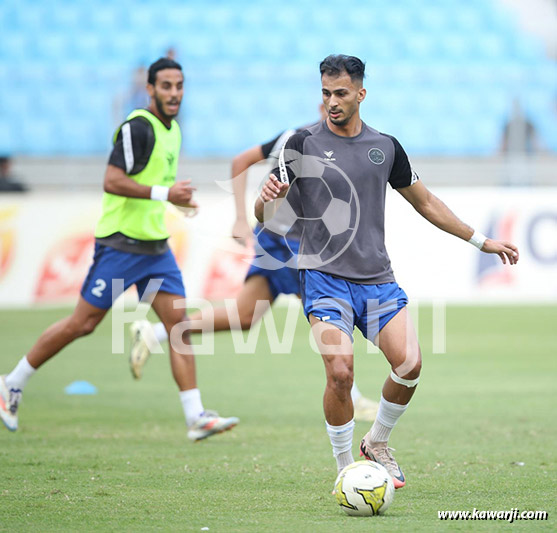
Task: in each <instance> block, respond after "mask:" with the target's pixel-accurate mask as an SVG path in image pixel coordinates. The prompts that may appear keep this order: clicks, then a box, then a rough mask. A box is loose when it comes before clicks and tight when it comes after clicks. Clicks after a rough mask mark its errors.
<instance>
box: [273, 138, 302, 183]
mask: <svg viewBox="0 0 557 533" xmlns="http://www.w3.org/2000/svg"><path fill="white" fill-rule="evenodd" d="M308 135H311V133H310V132H309V131H307V130H304V131H301V132H300V133H295V134H294V135H291V136H290V137H289V138H288V140H287V141H286V143H285V144H284V146H283V147H282V149H281V151H280V154H279V158H278V166H276V167H275V168H274V169H273V172H272V173H273V174H274V175H275V176H276V177H277V178H278V179H279V181H282V182H283V183H292V181H294V179H295V178H296V176H299V175H300V172H301V169H302V156H303V154H304V140H305V138H306V137H307V136H308Z"/></svg>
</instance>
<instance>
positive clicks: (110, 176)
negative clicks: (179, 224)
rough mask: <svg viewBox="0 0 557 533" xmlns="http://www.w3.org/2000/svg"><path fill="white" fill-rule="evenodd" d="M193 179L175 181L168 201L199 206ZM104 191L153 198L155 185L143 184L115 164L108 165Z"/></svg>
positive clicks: (130, 196) (170, 189) (133, 196)
mask: <svg viewBox="0 0 557 533" xmlns="http://www.w3.org/2000/svg"><path fill="white" fill-rule="evenodd" d="M190 183H191V180H185V181H180V182H178V183H175V184H174V185H173V186H172V187H170V188H169V190H168V201H169V202H171V203H173V204H175V205H179V206H183V207H197V203H196V202H195V201H194V200H193V199H192V196H193V192H194V191H195V188H194V187H192V186H191V185H190ZM104 191H105V192H108V193H110V194H116V195H118V196H126V197H127V198H145V199H148V198H152V191H153V187H150V186H149V185H141V184H140V183H137V181H135V180H133V179H132V178H130V177H129V176H128V175H127V174H126V173H125V172H124V170H122V169H121V168H119V167H116V166H114V165H108V166H107V168H106V173H105V176H104Z"/></svg>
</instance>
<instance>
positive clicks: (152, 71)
mask: <svg viewBox="0 0 557 533" xmlns="http://www.w3.org/2000/svg"><path fill="white" fill-rule="evenodd" d="M166 68H175V69H178V70H182V65H180V63H177V62H176V61H174V60H173V59H168V57H161V58H160V59H157V60H156V61H155V62H154V63H153V64H152V65H151V66H150V67H149V74H148V75H147V83H149V84H150V85H155V81H156V80H157V72H158V71H159V70H164V69H166Z"/></svg>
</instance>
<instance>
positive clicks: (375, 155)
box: [367, 148, 385, 165]
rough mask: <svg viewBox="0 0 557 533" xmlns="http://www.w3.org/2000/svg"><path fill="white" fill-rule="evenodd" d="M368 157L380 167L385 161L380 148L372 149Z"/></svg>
mask: <svg viewBox="0 0 557 533" xmlns="http://www.w3.org/2000/svg"><path fill="white" fill-rule="evenodd" d="M367 156H368V157H369V160H370V161H371V162H372V163H373V164H374V165H380V164H381V163H383V162H384V161H385V154H384V153H383V150H380V149H379V148H370V149H369V152H368V153H367Z"/></svg>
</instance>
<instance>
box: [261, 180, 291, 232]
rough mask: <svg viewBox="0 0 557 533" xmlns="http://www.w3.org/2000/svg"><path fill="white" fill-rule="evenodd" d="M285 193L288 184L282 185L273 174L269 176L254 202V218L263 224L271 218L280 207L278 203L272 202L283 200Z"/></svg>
mask: <svg viewBox="0 0 557 533" xmlns="http://www.w3.org/2000/svg"><path fill="white" fill-rule="evenodd" d="M287 191H288V184H287V183H282V182H281V181H279V180H278V179H277V178H276V176H275V175H274V174H270V175H269V179H268V180H267V181H266V182H265V184H264V185H263V188H262V189H261V193H260V194H259V198H257V201H256V202H255V218H257V220H259V222H264V221H265V220H269V219H270V218H273V215H274V214H275V211H276V210H277V208H278V206H279V205H280V203H279V202H274V200H277V199H279V198H284V197H285V196H286V192H287ZM271 202H272V203H271ZM270 206H272V207H270Z"/></svg>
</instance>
